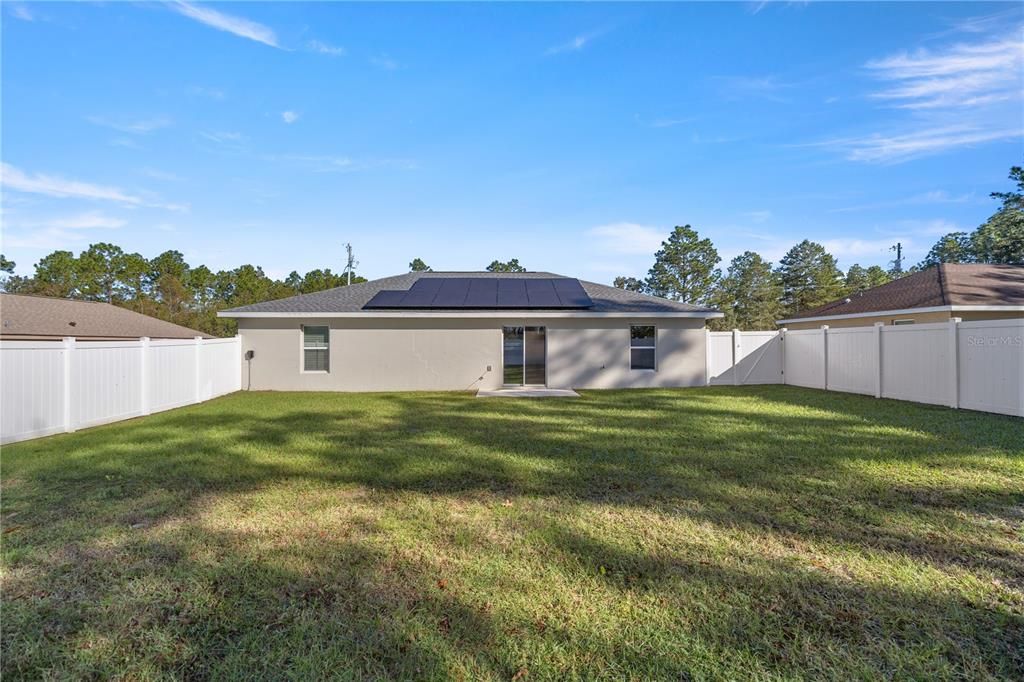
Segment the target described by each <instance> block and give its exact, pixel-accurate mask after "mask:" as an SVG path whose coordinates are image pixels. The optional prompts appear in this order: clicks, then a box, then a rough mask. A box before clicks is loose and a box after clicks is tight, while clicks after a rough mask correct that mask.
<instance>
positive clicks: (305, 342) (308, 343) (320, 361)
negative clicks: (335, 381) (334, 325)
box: [302, 326, 331, 372]
mask: <svg viewBox="0 0 1024 682" xmlns="http://www.w3.org/2000/svg"><path fill="white" fill-rule="evenodd" d="M330 340H331V328H330V327H306V326H303V327H302V371H303V372H327V371H329V370H330V353H331V348H330Z"/></svg>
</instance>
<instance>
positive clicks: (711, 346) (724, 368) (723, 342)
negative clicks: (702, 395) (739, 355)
mask: <svg viewBox="0 0 1024 682" xmlns="http://www.w3.org/2000/svg"><path fill="white" fill-rule="evenodd" d="M707 344H708V383H709V384H711V385H713V386H717V385H729V386H731V385H733V384H734V383H735V379H734V377H733V374H734V372H733V352H732V344H733V336H732V332H709V333H708V336H707Z"/></svg>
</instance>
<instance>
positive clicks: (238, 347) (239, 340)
mask: <svg viewBox="0 0 1024 682" xmlns="http://www.w3.org/2000/svg"><path fill="white" fill-rule="evenodd" d="M235 350H237V351H238V357H239V359H240V361H239V362H238V387H237V388H236V389H235V390H236V391H241V390H242V372H243V370H242V362H241V359H242V335H241V334H235ZM705 367H707V365H705ZM706 373H707V372H706V371H705V374H706Z"/></svg>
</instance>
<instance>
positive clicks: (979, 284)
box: [779, 263, 1024, 323]
mask: <svg viewBox="0 0 1024 682" xmlns="http://www.w3.org/2000/svg"><path fill="white" fill-rule="evenodd" d="M979 307H980V308H988V307H999V308H1002V307H1007V308H1010V309H1012V308H1013V307H1017V308H1020V309H1024V265H990V264H982V263H977V264H974V263H972V264H967V263H943V264H941V265H936V266H933V267H930V268H927V269H925V270H922V271H921V272H915V273H914V274H912V275H907V276H906V277H901V278H899V279H896V280H893V281H891V282H888V283H886V284H882V285H880V286H877V287H872V288H870V289H865V290H864V291H860V292H857V293H855V294H850V295H849V296H848V297H846V298H843V299H839V300H837V301H832V302H831V303H826V304H825V305H823V306H819V307H817V308H811V309H810V310H805V311H802V312H800V313H797V314H796V315H794V316H793V317H792V318H789V319H786V320H779V322H780V323H782V322H802V321H804V320H808V319H822V318H833V317H838V316H842V317H856V316H868V315H877V314H880V313H887V312H892V311H900V312H906V311H919V312H920V311H921V310H922V309H929V310H936V309H939V310H950V311H955V310H957V309H962V310H966V309H971V308H974V309H977V308H979Z"/></svg>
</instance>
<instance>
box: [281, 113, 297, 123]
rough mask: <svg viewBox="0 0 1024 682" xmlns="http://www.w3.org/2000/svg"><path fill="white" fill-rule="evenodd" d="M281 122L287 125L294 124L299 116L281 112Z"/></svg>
mask: <svg viewBox="0 0 1024 682" xmlns="http://www.w3.org/2000/svg"><path fill="white" fill-rule="evenodd" d="M281 120H282V121H284V122H285V123H289V124H291V123H295V122H296V121H298V120H299V115H298V114H297V113H296V112H294V111H282V112H281Z"/></svg>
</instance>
